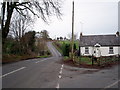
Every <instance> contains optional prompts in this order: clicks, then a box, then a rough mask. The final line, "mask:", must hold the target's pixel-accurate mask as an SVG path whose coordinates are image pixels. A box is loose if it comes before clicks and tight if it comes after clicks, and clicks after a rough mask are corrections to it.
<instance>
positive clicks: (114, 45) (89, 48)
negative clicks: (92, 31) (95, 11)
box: [79, 32, 120, 57]
mask: <svg viewBox="0 0 120 90" xmlns="http://www.w3.org/2000/svg"><path fill="white" fill-rule="evenodd" d="M79 49H80V55H82V56H92V55H93V56H95V57H100V56H113V55H120V35H119V32H117V33H116V34H113V35H82V33H81V34H80V44H79Z"/></svg>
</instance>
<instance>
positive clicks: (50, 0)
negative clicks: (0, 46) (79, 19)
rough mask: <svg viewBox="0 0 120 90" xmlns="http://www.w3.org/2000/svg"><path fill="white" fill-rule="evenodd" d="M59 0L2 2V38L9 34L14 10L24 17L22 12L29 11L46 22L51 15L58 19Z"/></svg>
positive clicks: (5, 0) (59, 13)
mask: <svg viewBox="0 0 120 90" xmlns="http://www.w3.org/2000/svg"><path fill="white" fill-rule="evenodd" d="M60 8H61V0H40V1H37V0H32V1H30V2H19V0H17V1H16V2H11V1H9V0H4V2H3V3H2V38H3V39H6V37H7V35H8V33H9V25H10V21H11V17H12V14H13V12H14V9H16V11H17V12H18V13H20V14H21V15H23V16H24V17H26V16H27V15H25V14H24V12H23V11H24V10H28V11H30V12H31V13H32V14H33V15H35V16H37V17H40V18H42V20H44V21H45V22H47V18H49V16H52V15H56V16H57V17H60V15H61V12H60Z"/></svg>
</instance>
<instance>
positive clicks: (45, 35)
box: [40, 30, 49, 40]
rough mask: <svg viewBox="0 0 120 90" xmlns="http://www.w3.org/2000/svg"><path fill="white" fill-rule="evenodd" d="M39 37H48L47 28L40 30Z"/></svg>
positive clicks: (46, 38) (45, 38)
mask: <svg viewBox="0 0 120 90" xmlns="http://www.w3.org/2000/svg"><path fill="white" fill-rule="evenodd" d="M40 35H41V38H43V39H44V40H48V39H49V33H48V31H47V30H42V31H41V32H40Z"/></svg>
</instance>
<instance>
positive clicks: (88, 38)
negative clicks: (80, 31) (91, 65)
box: [80, 35, 120, 46]
mask: <svg viewBox="0 0 120 90" xmlns="http://www.w3.org/2000/svg"><path fill="white" fill-rule="evenodd" d="M96 43H98V44H100V45H101V46H120V36H118V37H117V36H116V35H84V36H80V46H94V45H95V44H96Z"/></svg>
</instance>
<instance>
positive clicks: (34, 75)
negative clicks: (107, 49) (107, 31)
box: [0, 42, 120, 89]
mask: <svg viewBox="0 0 120 90" xmlns="http://www.w3.org/2000/svg"><path fill="white" fill-rule="evenodd" d="M47 45H48V48H49V50H50V52H51V53H52V57H49V58H37V59H29V60H24V61H19V62H16V63H11V64H5V65H3V66H2V75H1V76H0V79H2V88H58V89H59V88H102V89H108V88H118V83H119V81H120V80H119V79H118V70H119V69H118V67H119V65H116V66H114V67H111V68H106V69H101V70H99V69H88V68H77V67H71V66H68V65H65V64H64V63H61V60H62V56H61V54H60V53H59V52H58V51H57V49H56V48H55V47H54V46H53V45H52V43H51V42H48V43H47Z"/></svg>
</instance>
